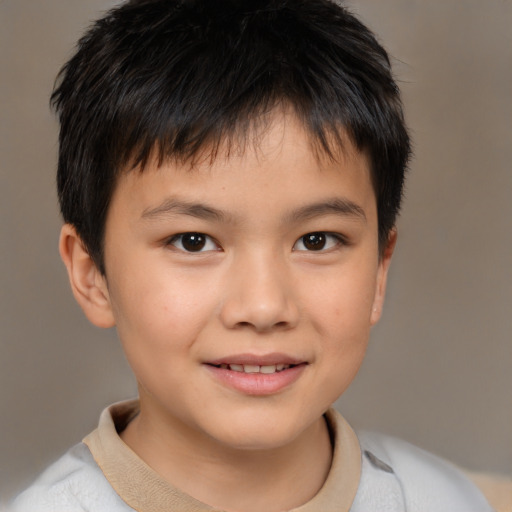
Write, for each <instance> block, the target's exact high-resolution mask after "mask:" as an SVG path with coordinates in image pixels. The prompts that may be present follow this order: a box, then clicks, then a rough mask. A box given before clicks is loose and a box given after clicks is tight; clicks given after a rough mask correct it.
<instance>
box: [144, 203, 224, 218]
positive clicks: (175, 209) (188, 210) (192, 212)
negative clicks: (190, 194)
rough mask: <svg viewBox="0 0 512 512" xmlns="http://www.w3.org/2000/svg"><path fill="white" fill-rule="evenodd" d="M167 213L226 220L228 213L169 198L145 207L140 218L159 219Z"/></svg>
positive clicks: (166, 215) (199, 204) (167, 214)
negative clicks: (156, 204)
mask: <svg viewBox="0 0 512 512" xmlns="http://www.w3.org/2000/svg"><path fill="white" fill-rule="evenodd" d="M169 215H188V216H190V217H195V218H197V219H203V220H214V221H217V222H227V221H228V217H229V216H228V215H227V214H226V213H225V212H223V211H221V210H218V209H216V208H213V207H211V206H207V205H204V204H201V203H189V202H187V201H180V200H178V199H174V198H169V199H166V200H165V201H163V202H162V203H161V204H159V205H158V206H155V207H154V208H146V209H145V210H144V211H143V212H142V215H141V218H142V219H149V220H152V219H155V220H156V219H159V218H165V217H168V216H169ZM229 218H230V217H229Z"/></svg>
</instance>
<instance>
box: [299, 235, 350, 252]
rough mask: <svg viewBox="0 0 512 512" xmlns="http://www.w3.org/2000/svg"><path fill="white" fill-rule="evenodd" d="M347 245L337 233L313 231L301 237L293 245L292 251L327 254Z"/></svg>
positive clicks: (343, 238) (344, 239)
mask: <svg viewBox="0 0 512 512" xmlns="http://www.w3.org/2000/svg"><path fill="white" fill-rule="evenodd" d="M345 245H348V244H347V241H346V238H345V237H344V236H343V235H341V234H339V233H329V232H327V231H314V232H313V233H307V234H306V235H304V236H301V237H300V238H299V239H298V240H297V241H296V242H295V244H294V246H293V250H294V251H305V252H327V251H329V250H331V249H332V250H334V249H336V248H341V247H343V246H345Z"/></svg>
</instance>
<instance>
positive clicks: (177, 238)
mask: <svg viewBox="0 0 512 512" xmlns="http://www.w3.org/2000/svg"><path fill="white" fill-rule="evenodd" d="M186 235H199V236H202V237H204V238H205V239H206V242H205V246H204V247H202V248H201V249H200V250H198V251H189V250H187V249H186V248H185V247H184V246H183V237H184V236H186ZM176 242H179V244H180V245H181V247H178V246H177V245H176ZM165 245H166V246H167V247H168V246H172V247H173V248H174V249H175V250H177V251H180V252H183V253H185V254H202V253H205V252H213V251H219V250H221V247H220V245H219V244H218V243H217V241H216V240H215V239H214V238H213V237H211V236H210V235H207V234H206V233H200V232H198V231H185V232H183V233H176V234H175V235H173V236H171V237H169V238H167V239H166V240H165ZM212 246H213V247H212Z"/></svg>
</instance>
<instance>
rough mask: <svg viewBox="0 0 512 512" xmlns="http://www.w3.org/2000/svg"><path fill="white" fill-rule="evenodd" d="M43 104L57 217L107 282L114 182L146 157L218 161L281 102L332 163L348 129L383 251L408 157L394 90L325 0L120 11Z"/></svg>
mask: <svg viewBox="0 0 512 512" xmlns="http://www.w3.org/2000/svg"><path fill="white" fill-rule="evenodd" d="M51 102H52V105H53V106H54V108H55V109H56V111H57V113H58V115H59V119H60V123H61V130H60V139H59V141H60V149H59V164H58V173H57V185H58V194H59V201H60V206H61V211H62V215H63V218H64V221H65V222H68V223H70V224H72V225H73V226H74V227H75V229H76V231H77V233H78V234H79V236H80V237H81V239H82V241H83V243H84V245H85V247H86V249H87V250H88V252H89V254H90V255H91V257H92V258H93V260H94V262H95V263H96V265H97V266H98V268H99V269H100V270H101V271H102V272H104V263H103V238H104V230H105V221H106V215H107V211H108V207H109V203H110V200H111V197H112V193H113V190H114V187H115V183H116V179H117V176H118V175H119V173H120V172H122V171H123V170H125V169H127V168H129V169H132V168H135V167H137V166H138V167H139V168H140V169H142V170H143V169H144V165H145V164H146V163H147V161H148V159H149V158H150V156H151V155H152V154H153V152H154V151H155V149H156V150H157V151H158V155H159V159H160V162H162V161H163V160H164V159H167V158H171V159H176V160H178V161H186V160H188V159H191V160H193V159H194V158H195V157H197V156H198V155H200V154H202V153H204V152H205V151H207V152H209V154H210V156H211V157H212V158H214V157H215V155H216V152H217V151H218V149H219V147H220V145H221V144H223V143H225V142H226V141H228V142H229V141H233V140H237V141H240V140H243V139H244V138H247V137H248V136H249V134H250V132H251V127H252V126H253V125H254V123H255V122H257V121H258V119H261V118H262V116H263V117H264V116H265V115H266V114H268V113H269V112H272V111H273V110H274V109H275V108H276V107H278V106H280V105H286V106H287V107H288V108H291V109H292V111H293V112H294V113H295V114H296V115H297V117H298V119H299V120H300V121H301V122H302V123H303V125H304V127H305V129H306V132H307V133H308V135H309V136H310V138H311V141H312V142H314V143H315V144H316V146H317V147H318V148H320V150H322V151H324V152H325V153H326V154H327V155H330V156H331V157H332V156H333V154H335V151H336V150H337V149H339V148H340V147H341V149H342V146H343V134H344V133H345V134H348V136H349V137H350V139H351V141H352V142H353V143H354V144H355V146H356V148H357V149H358V150H361V151H366V152H367V154H368V156H369V158H370V164H371V171H372V179H373V182H374V187H375V193H376V197H377V211H378V222H379V243H380V246H381V248H382V247H383V246H384V245H385V242H386V240H387V238H388V236H389V232H390V230H391V229H392V228H393V227H394V225H395V222H396V216H397V213H398V211H399V208H400V202H401V198H402V189H403V181H404V173H405V170H406V167H407V162H408V158H409V155H410V141H409V136H408V133H407V129H406V126H405V123H404V118H403V112H402V105H401V100H400V93H399V89H398V87H397V85H396V83H395V81H394V78H393V76H392V72H391V66H390V61H389V57H388V55H387V53H386V51H385V50H384V49H383V48H382V46H381V45H380V44H379V43H378V42H377V40H376V38H375V36H374V35H373V34H372V32H371V31H370V30H369V29H368V28H367V27H366V26H365V25H363V24H362V23H361V22H360V21H359V20H358V19H357V18H356V17H355V16H354V15H352V14H351V13H350V12H349V11H348V10H347V9H346V8H344V7H342V6H340V5H338V4H336V3H334V2H333V1H330V0H131V1H128V2H126V3H123V4H121V5H120V6H118V7H116V8H114V9H112V10H111V11H109V12H108V13H107V14H106V15H105V16H104V17H103V18H102V19H100V20H98V21H97V22H96V23H94V24H93V25H92V27H91V28H90V29H89V30H88V31H87V32H86V33H85V35H84V36H83V37H82V39H80V41H79V42H78V47H77V50H76V53H75V54H74V56H73V57H72V58H71V59H70V60H69V61H68V62H67V63H66V64H65V66H64V67H63V68H62V70H61V71H60V73H59V76H58V78H57V82H56V86H55V89H54V92H53V94H52V98H51ZM127 166H128V167H127Z"/></svg>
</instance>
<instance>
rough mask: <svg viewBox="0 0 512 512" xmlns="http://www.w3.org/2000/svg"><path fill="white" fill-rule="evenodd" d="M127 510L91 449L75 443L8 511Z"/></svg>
mask: <svg viewBox="0 0 512 512" xmlns="http://www.w3.org/2000/svg"><path fill="white" fill-rule="evenodd" d="M87 510H95V511H97V512H102V511H105V512H106V511H108V512H127V511H131V510H132V509H131V508H130V507H128V506H127V505H126V504H125V503H124V502H123V501H122V500H121V498H119V496H118V495H117V494H116V493H115V491H114V490H113V489H112V487H111V486H110V484H109V483H108V481H107V480H106V478H105V476H104V475H103V473H102V471H101V469H100V468H99V467H98V465H97V464H96V462H95V461H94V459H93V457H92V455H91V452H90V451H89V449H88V448H87V446H86V445H85V444H83V443H80V444H77V445H76V446H74V447H73V448H72V449H71V450H69V451H68V452H67V453H66V454H65V455H64V456H63V457H61V458H60V459H59V460H58V461H57V462H55V463H54V464H52V465H51V466H50V467H48V468H47V469H46V470H45V471H44V472H43V473H42V474H41V476H40V477H39V478H38V479H37V480H36V481H35V482H34V483H33V484H32V486H30V487H29V488H28V489H27V490H25V491H24V492H22V493H21V494H20V495H19V496H18V497H17V498H16V499H15V501H14V503H13V504H12V505H11V507H10V508H9V512H61V511H62V512H64V511H65V512H84V511H87Z"/></svg>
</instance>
